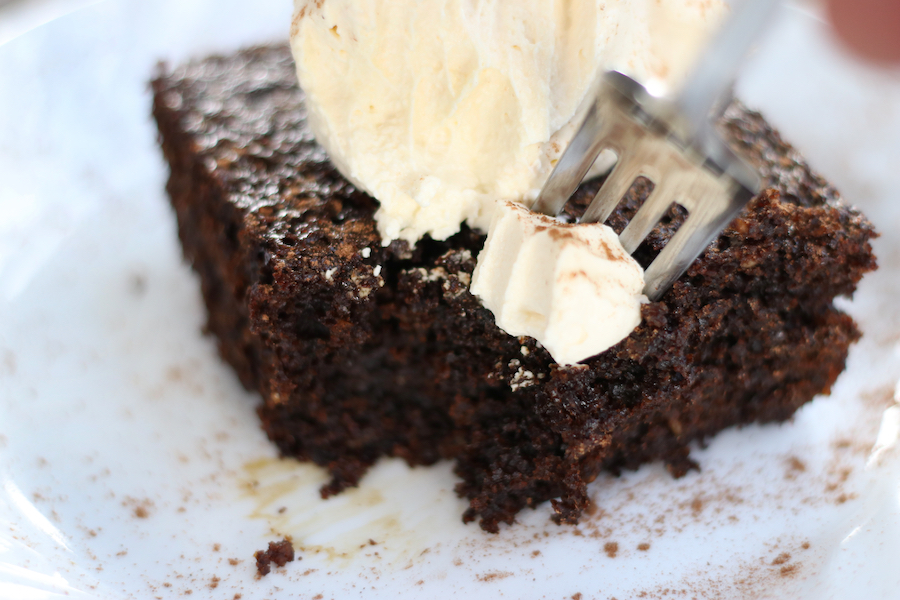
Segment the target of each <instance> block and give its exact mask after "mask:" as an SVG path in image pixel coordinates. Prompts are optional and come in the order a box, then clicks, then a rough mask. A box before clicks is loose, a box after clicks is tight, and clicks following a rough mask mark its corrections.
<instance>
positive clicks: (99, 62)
mask: <svg viewBox="0 0 900 600" xmlns="http://www.w3.org/2000/svg"><path fill="white" fill-rule="evenodd" d="M251 4H252V7H251ZM289 4H290V3H289V2H288V1H287V0H280V1H274V0H272V1H265V2H263V1H261V0H257V1H256V2H253V3H248V2H237V1H234V0H220V1H218V2H215V3H214V2H210V1H206V0H193V1H192V2H190V3H187V2H181V1H179V0H164V1H158V2H153V3H143V2H142V3H138V2H125V1H121V2H105V3H100V4H97V5H95V6H93V7H91V8H88V9H85V10H82V11H79V12H76V13H74V14H72V15H69V16H67V17H65V18H62V19H59V20H56V21H54V22H51V23H49V24H47V25H45V26H43V27H40V28H38V29H36V30H34V31H32V32H30V33H29V34H27V35H24V36H22V37H19V38H17V39H15V40H13V41H12V42H10V43H8V44H6V45H4V46H0V81H2V84H0V598H4V599H40V598H57V597H62V596H67V597H70V598H84V599H88V598H90V599H104V600H106V599H118V598H174V597H183V596H184V595H186V594H191V595H192V596H194V597H199V598H207V597H209V598H227V599H231V598H237V597H238V595H240V596H241V598H243V599H246V600H251V599H263V598H284V597H291V598H294V597H297V598H320V597H321V598H344V597H356V596H359V597H367V598H374V597H391V598H393V597H438V596H440V597H454V596H455V597H466V596H467V597H474V598H480V597H497V596H501V595H502V596H504V597H509V598H573V597H574V598H577V597H579V596H578V594H581V596H580V597H581V598H603V599H608V598H613V597H615V598H619V599H620V600H621V599H624V598H632V597H639V596H641V594H642V593H644V595H643V596H641V597H647V598H662V597H665V598H671V597H675V598H681V597H684V598H691V597H697V598H720V597H721V598H748V597H767V598H768V597H778V598H797V597H803V598H826V597H836V598H857V597H858V598H896V597H897V596H896V590H897V589H898V586H900V575H898V573H900V570H898V569H897V567H896V560H897V557H898V556H900V494H898V487H900V451H898V447H897V445H896V443H895V442H896V439H897V435H898V424H900V414H898V413H900V409H898V408H897V407H896V406H894V404H895V401H896V384H897V381H898V379H900V310H898V308H897V298H898V296H900V243H898V242H900V240H898V237H897V236H896V234H895V233H894V232H896V231H897V230H898V227H900V202H898V201H897V192H896V190H900V175H898V169H897V168H896V161H897V157H898V156H900V147H898V141H897V140H900V110H898V107H900V84H898V82H897V79H896V78H895V79H892V76H891V75H890V74H884V73H881V74H878V73H874V72H870V71H867V70H865V69H862V68H861V67H859V66H858V65H854V64H853V63H852V62H850V61H848V60H846V59H843V58H841V57H840V56H839V55H838V54H837V53H836V51H835V50H834V49H833V48H832V47H831V46H830V45H829V43H828V41H827V39H825V37H824V36H823V34H822V31H821V27H820V26H819V24H817V22H816V21H815V20H814V19H811V18H809V17H808V16H804V15H803V14H801V13H799V12H796V11H793V12H788V13H786V15H785V17H784V18H783V19H782V22H781V23H780V24H779V26H778V27H777V28H775V30H774V31H773V34H772V36H770V39H769V40H768V41H767V42H766V43H765V44H764V46H763V49H762V50H761V51H760V52H759V53H758V55H757V56H756V57H755V58H754V60H753V62H752V63H751V65H750V66H749V70H748V72H747V73H746V76H745V77H744V78H743V80H742V83H741V88H740V91H741V95H742V96H743V97H744V98H745V99H746V100H747V101H748V102H749V103H751V104H753V105H756V106H760V107H762V108H764V109H765V111H766V112H767V114H768V116H769V117H770V118H771V119H772V120H773V121H774V122H775V123H776V124H778V125H779V126H781V127H782V129H783V130H785V132H786V134H787V137H788V138H789V139H792V140H794V141H795V142H797V143H798V144H799V145H800V147H801V149H803V150H804V151H805V152H806V153H807V155H808V156H809V157H810V158H811V160H812V162H813V163H814V164H815V165H817V166H818V167H819V169H820V170H822V171H824V172H826V173H827V174H828V176H829V177H830V178H831V179H832V180H833V181H835V182H837V183H838V185H839V186H840V187H841V188H842V189H843V190H844V192H845V194H846V195H847V196H848V197H850V198H851V199H852V200H853V201H854V202H856V203H858V204H859V205H861V206H862V207H863V209H864V210H865V211H866V212H867V213H868V214H869V216H870V217H871V218H872V220H873V221H874V222H875V223H876V224H877V226H878V227H879V228H880V230H881V231H883V232H885V233H886V235H885V236H884V237H883V238H882V239H880V240H879V241H878V242H877V248H876V249H877V252H878V254H879V256H880V261H881V269H880V271H878V272H877V273H875V274H872V275H870V276H868V277H867V278H866V279H865V280H864V281H863V283H862V285H861V287H860V291H859V293H858V295H857V297H856V299H855V300H854V301H853V302H852V303H849V302H848V303H847V310H849V311H850V312H851V313H852V314H853V315H854V316H855V317H856V318H857V320H858V321H859V323H860V325H861V327H862V329H863V331H864V337H863V339H862V341H861V342H860V343H859V344H858V345H856V346H855V347H854V349H853V351H852V354H851V357H850V360H849V366H848V369H847V371H846V372H845V373H844V374H843V375H842V376H841V378H840V380H839V381H838V383H837V385H836V386H835V389H834V391H833V393H832V395H831V396H830V397H827V398H819V399H817V400H816V401H815V402H813V403H812V404H811V405H808V406H806V407H804V408H803V409H802V410H801V411H800V412H799V413H798V414H797V416H796V417H795V418H794V419H793V420H792V421H791V422H790V423H787V424H784V425H780V426H766V427H748V428H745V429H743V430H740V431H738V430H729V431H726V432H724V433H723V434H721V435H719V436H718V437H717V438H715V439H714V440H712V442H711V443H710V445H709V446H708V447H707V448H705V449H697V450H696V451H695V453H694V458H695V459H697V460H698V461H699V463H700V464H701V466H702V472H700V473H691V474H689V475H688V476H686V477H684V478H683V479H680V480H677V481H676V480H673V479H671V478H670V477H669V476H668V475H667V474H666V473H665V471H664V469H663V468H662V467H661V466H660V465H648V466H646V467H644V468H642V469H641V470H640V471H638V472H636V473H629V474H626V475H624V476H623V477H621V478H618V479H616V478H612V477H601V478H600V479H599V480H597V481H596V482H595V483H594V484H592V486H591V488H590V489H591V494H592V496H593V499H594V501H595V502H596V505H597V507H598V510H597V511H595V512H594V514H592V515H590V516H587V517H586V518H584V519H583V521H582V523H581V524H580V525H579V526H578V527H557V526H555V525H553V524H552V523H550V522H549V520H548V519H549V514H550V512H549V509H548V507H546V506H541V507H539V508H538V509H537V510H535V511H526V512H524V513H522V514H521V515H520V516H521V518H520V522H519V523H518V524H516V525H515V526H514V527H511V528H504V529H503V530H502V532H501V533H500V534H499V535H490V534H486V533H484V532H482V531H481V530H480V529H479V528H478V527H477V526H476V525H468V526H466V525H463V524H462V523H461V521H460V514H461V513H462V511H463V509H464V508H465V504H464V502H463V501H461V500H460V499H458V498H457V497H456V496H455V495H454V493H453V491H452V488H453V485H454V483H455V480H454V477H453V475H452V473H451V467H450V465H448V464H441V465H438V466H436V467H433V468H427V469H415V470H411V469H409V468H407V467H406V466H405V465H404V464H402V463H400V462H398V461H383V462H381V463H379V465H378V466H377V467H376V468H375V469H373V470H372V472H371V473H369V474H368V475H367V476H366V477H365V479H364V481H363V483H362V485H361V486H360V487H359V489H356V490H351V491H349V492H347V493H345V494H343V495H340V496H338V497H336V498H333V499H330V500H328V501H323V500H321V499H319V497H318V495H317V488H318V486H319V485H320V484H321V483H322V482H323V481H324V479H325V476H324V474H323V473H322V471H320V470H319V469H317V468H314V467H311V466H308V465H300V464H296V463H292V462H280V461H277V460H276V459H275V452H274V451H273V449H272V447H271V446H270V445H269V443H268V442H267V441H266V439H265V438H264V436H263V434H262V433H261V431H260V430H259V427H258V424H257V421H256V417H255V414H254V412H253V407H254V404H255V403H256V402H257V398H256V397H255V396H253V395H251V394H248V393H247V392H245V391H243V390H242V389H241V388H240V386H239V385H238V383H237V381H236V379H235V377H234V375H233V374H232V373H231V372H230V370H229V369H228V368H227V367H226V366H224V365H223V364H222V363H221V362H220V360H219V359H218V357H217V355H216V352H215V348H214V344H213V342H212V341H211V340H210V339H208V338H206V337H204V336H203V335H202V334H201V325H202V323H203V318H204V317H203V308H202V305H201V301H200V298H199V293H198V285H197V280H196V278H195V277H194V276H193V274H192V273H191V272H190V270H189V269H188V268H187V267H186V266H185V264H184V263H183V262H182V260H181V257H180V251H179V247H178V244H177V241H176V235H175V226H174V219H173V215H172V213H171V211H170V210H169V208H168V205H167V200H166V197H165V194H164V191H163V186H164V182H165V166H164V164H163V162H162V159H161V157H160V154H159V152H158V150H157V148H156V144H155V131H154V126H153V124H152V122H151V120H150V117H149V108H150V98H149V94H148V91H147V81H148V79H149V77H150V75H151V72H152V70H153V67H154V64H155V63H156V61H157V60H159V59H166V60H170V61H173V62H177V61H180V60H183V59H185V58H186V57H188V56H202V55H204V54H206V53H209V52H212V51H220V52H228V51H231V50H233V49H236V48H237V47H239V46H241V45H245V44H249V43H254V42H261V41H266V40H273V39H278V38H282V39H283V38H284V36H285V35H286V32H287V28H288V23H289V16H290V5H289ZM879 431H880V434H879ZM282 535H291V536H293V539H294V541H295V545H296V546H297V547H298V549H299V555H300V556H301V557H302V560H299V561H295V562H293V563H289V564H288V565H287V566H286V567H285V568H282V569H275V570H274V571H273V572H272V573H271V574H270V575H268V576H267V577H265V578H262V579H257V578H256V577H255V573H256V570H255V566H254V561H253V552H254V551H255V550H258V549H262V548H264V547H265V546H266V544H267V542H269V541H273V540H276V539H280V536H282ZM370 540H371V542H370Z"/></svg>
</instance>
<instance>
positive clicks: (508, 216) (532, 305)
mask: <svg viewBox="0 0 900 600" xmlns="http://www.w3.org/2000/svg"><path fill="white" fill-rule="evenodd" d="M643 287H644V271H643V269H641V266H640V265H639V264H638V263H637V262H636V261H635V260H634V259H633V258H632V257H631V256H630V255H629V254H628V253H627V252H625V249H624V248H622V245H621V244H620V243H619V238H618V236H617V235H616V233H615V232H614V231H613V230H612V229H610V228H609V227H608V226H606V225H601V224H591V225H572V224H567V223H562V222H560V221H558V220H557V219H553V218H551V217H547V216H545V215H540V214H537V213H533V212H531V211H529V210H527V209H525V208H524V207H522V206H521V205H519V204H517V203H514V202H503V203H501V204H500V205H499V206H498V210H497V212H496V213H495V215H494V219H493V221H492V222H491V226H490V229H489V231H488V238H487V242H486V243H485V246H484V249H483V250H482V251H481V254H480V255H479V256H478V266H477V267H476V268H475V273H474V275H473V278H472V287H471V290H472V293H473V294H475V295H476V296H478V298H479V299H480V300H481V301H482V303H483V304H484V306H485V307H486V308H488V309H489V310H490V311H491V312H492V313H494V317H495V319H496V321H497V325H498V326H499V327H500V328H501V329H503V330H504V331H506V332H507V333H509V334H510V335H514V336H520V335H528V336H531V337H533V338H535V339H537V340H538V341H539V342H540V343H541V344H542V345H543V346H544V348H546V349H547V351H548V352H550V355H551V356H552V357H553V359H554V360H555V361H556V362H557V363H559V364H560V365H571V364H575V363H577V362H580V361H583V360H585V359H587V358H590V357H591V356H594V355H596V354H599V353H600V352H603V351H604V350H606V349H608V348H610V347H612V346H614V345H615V344H617V343H618V342H620V341H621V340H623V339H625V338H626V337H627V336H628V335H629V334H630V333H631V332H632V331H633V330H634V328H635V327H637V326H638V325H639V324H640V322H641V305H642V304H643V303H645V302H646V301H647V299H646V297H645V296H644V295H643V292H642V290H643Z"/></svg>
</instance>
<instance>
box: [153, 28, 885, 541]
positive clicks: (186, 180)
mask: <svg viewBox="0 0 900 600" xmlns="http://www.w3.org/2000/svg"><path fill="white" fill-rule="evenodd" d="M153 91H154V105H153V113H154V116H155V117H156V120H157V122H158V125H159V131H160V139H161V143H162V148H163V153H164V154H165V158H166V160H167V161H168V163H169V165H170V168H171V177H170V179H169V182H168V186H167V189H168V192H169V194H170V196H171V199H172V205H173V206H174V208H175V212H176V214H177V217H178V230H179V236H180V238H181V242H182V244H183V247H184V254H185V256H186V257H187V258H188V260H189V261H190V262H191V264H192V265H193V266H194V268H195V269H196V271H197V272H198V273H199V274H200V279H201V283H202V290H203V297H204V299H205V301H206V304H207V307H208V309H209V324H208V327H209V330H210V331H211V332H212V333H214V334H215V335H216V336H217V338H218V340H219V348H220V351H221V354H222V356H223V357H224V358H225V360H227V361H228V362H229V363H230V364H231V365H232V366H233V367H234V368H235V370H236V371H237V373H238V375H239V376H240V378H241V381H242V382H243V383H244V385H245V386H247V387H248V388H250V389H253V390H258V391H259V393H260V394H261V396H262V404H261V405H260V407H259V416H260V418H261V420H262V424H263V427H264V428H265V430H266V432H267V433H268V435H269V437H270V438H271V439H272V441H273V442H275V443H276V444H277V445H278V447H279V448H280V450H281V452H282V453H283V454H285V455H289V456H295V457H297V458H300V459H302V460H310V461H313V462H315V463H316V464H319V465H322V466H323V467H325V468H327V469H328V470H329V472H330V473H331V475H332V480H331V482H330V483H329V484H328V485H327V486H325V488H323V490H322V494H323V496H328V495H330V494H334V493H337V492H340V491H341V490H342V489H343V488H345V487H347V486H352V485H355V484H356V483H357V482H358V481H359V479H360V477H361V476H362V475H363V474H364V473H365V471H366V469H367V468H368V467H369V466H371V465H372V464H373V463H374V462H375V461H376V460H378V458H379V457H381V456H397V457H402V458H403V459H405V460H406V461H407V462H409V463H410V464H411V465H417V464H431V463H434V462H435V461H438V460H440V459H450V460H454V461H455V464H456V473H457V474H458V476H459V477H460V479H461V482H460V483H459V485H458V487H457V491H458V492H459V493H460V494H461V495H464V496H465V497H467V498H468V499H469V501H470V508H469V509H468V511H467V512H466V514H465V515H464V519H465V520H466V521H471V520H475V519H479V520H480V522H481V526H482V527H483V528H484V529H486V530H488V531H497V530H498V526H499V524H500V523H501V522H505V523H512V522H513V521H514V518H515V515H516V513H517V512H518V511H520V510H521V509H522V508H524V507H526V506H532V507H533V506H535V505H537V504H539V503H541V502H544V501H546V500H550V501H551V502H552V503H553V508H554V510H555V512H556V518H557V519H558V520H560V521H562V522H575V521H576V520H577V519H578V517H579V515H580V513H581V512H582V510H583V509H584V508H585V506H586V505H587V502H588V496H587V493H586V485H587V483H588V482H590V481H591V480H592V479H594V478H595V477H596V476H597V474H598V473H600V472H601V471H603V470H610V471H613V472H616V471H619V470H621V469H626V468H627V469H633V468H636V467H637V466H638V465H640V464H642V463H645V462H647V461H654V460H662V461H665V463H666V464H667V465H668V467H669V469H670V471H671V472H672V473H673V474H674V475H676V476H678V475H681V474H683V473H685V472H686V470H687V469H689V468H691V466H692V464H693V463H692V462H691V460H690V458H689V456H688V445H689V443H690V442H692V441H694V440H702V439H703V438H706V437H707V436H710V435H713V434H715V433H716V432H718V431H720V430H722V429H724V428H726V427H730V426H732V425H740V424H744V423H753V422H772V421H782V420H784V419H787V418H788V417H790V416H791V415H792V414H793V413H794V411H796V410H797V408H798V407H800V406H801V405H802V404H804V403H805V402H808V401H809V400H811V399H812V398H813V396H815V395H816V394H820V393H827V392H828V391H829V389H830V387H831V385H832V384H833V383H834V381H835V378H836V377H837V376H838V374H839V373H840V372H841V370H842V369H843V368H844V361H845V359H846V356H847V350H848V347H849V345H850V344H851V343H852V342H853V341H854V340H856V339H857V338H858V336H859V332H858V331H857V329H856V327H855V325H854V323H853V321H852V320H851V319H850V318H849V317H848V316H847V315H845V314H843V313H842V312H840V311H839V310H837V309H836V308H835V307H834V306H833V304H832V300H833V298H834V297H835V296H838V295H850V294H852V293H853V291H854V289H855V286H856V284H857V282H858V281H859V279H860V277H861V276H862V275H863V274H864V273H865V272H866V271H869V270H871V269H873V268H875V260H874V258H873V256H872V251H871V247H870V245H869V240H870V239H871V238H872V237H873V235H874V232H873V230H872V227H871V225H870V224H869V223H868V222H867V221H866V220H865V218H864V217H863V216H861V215H860V214H859V213H858V212H856V211H854V210H852V209H850V208H847V207H846V206H844V205H842V204H841V202H840V200H839V197H838V194H837V193H836V192H835V190H834V189H833V188H832V187H831V186H830V185H829V184H828V183H826V182H825V181H824V180H822V179H821V178H820V177H818V176H817V175H815V174H814V173H812V172H811V171H810V169H809V167H808V166H807V165H806V164H805V163H804V162H803V161H802V160H801V159H800V157H799V156H798V155H797V153H796V151H795V150H793V149H792V148H791V147H790V146H788V145H787V144H785V143H784V142H783V141H781V139H780V138H779V136H778V134H777V133H775V132H774V131H772V129H771V128H770V127H769V126H768V125H766V123H765V121H763V119H762V118H761V117H760V116H759V115H758V114H756V113H753V112H749V111H747V110H746V109H744V108H742V107H741V106H740V105H738V104H736V105H734V106H732V107H731V108H730V109H729V110H728V112H727V114H726V116H725V119H724V121H723V123H722V126H723V127H724V128H725V129H726V130H727V131H728V132H729V134H730V135H731V136H732V137H733V138H734V139H735V141H736V143H737V144H738V145H740V146H742V147H743V148H744V149H745V150H746V151H747V153H748V154H749V155H750V157H751V159H752V160H753V161H755V162H756V163H757V164H758V165H759V167H760V169H761V170H762V172H763V173H764V175H765V177H766V179H767V183H768V186H769V187H768V189H766V191H765V192H763V193H762V194H761V195H760V196H759V197H758V198H756V199H755V200H754V201H753V202H752V203H751V204H750V206H749V207H748V208H747V210H746V211H745V212H744V213H743V215H742V216H741V217H740V218H739V219H738V220H737V221H736V222H735V223H733V224H732V226H730V227H729V228H728V229H726V230H725V232H724V233H723V234H722V235H721V236H720V237H719V238H718V240H717V241H715V242H714V243H713V244H712V246H711V247H710V248H709V249H708V250H707V251H706V252H705V254H704V255H703V256H702V257H701V259H699V260H698V261H697V262H696V263H695V264H694V265H693V266H692V267H691V268H690V270H689V271H688V272H687V274H686V275H685V276H683V277H682V278H681V279H680V280H679V281H678V282H677V283H676V284H675V286H674V287H673V288H672V289H671V290H669V292H668V293H667V294H666V295H665V296H664V297H663V299H662V301H660V302H656V303H653V304H649V305H647V306H645V307H644V310H643V322H642V324H641V325H640V326H639V327H638V329H637V330H636V331H635V332H634V333H633V334H632V335H631V336H630V337H628V338H627V339H625V340H624V341H622V342H621V343H619V344H618V345H616V346H615V347H613V348H612V349H610V350H608V351H607V352H604V353H602V354H600V355H598V356H596V357H594V358H592V359H590V360H588V361H586V363H585V364H584V365H579V366H575V367H569V368H560V367H558V366H557V365H555V364H553V363H552V360H551V358H550V356H549V355H548V353H547V352H546V351H545V350H544V349H543V348H541V347H540V345H539V344H537V343H536V342H535V341H534V340H533V339H530V338H518V339H517V338H513V337H511V336H509V335H507V334H505V333H504V332H503V331H501V330H499V329H498V328H497V327H496V326H495V324H494V320H493V317H492V315H491V313H490V312H488V311H487V310H485V309H484V308H483V307H482V306H481V305H480V303H479V302H478V300H477V299H476V298H474V297H473V296H472V295H471V294H470V293H469V291H468V284H469V280H470V276H471V273H472V270H473V268H474V264H475V257H476V256H477V254H478V251H479V249H480V248H481V246H482V244H483V242H484V238H483V236H482V234H481V233H479V232H476V231H472V230H470V229H467V228H465V227H463V229H462V231H461V232H460V233H458V234H457V235H455V236H453V237H452V238H450V239H448V240H446V241H434V240H431V239H424V240H422V241H421V242H420V243H419V244H417V245H416V246H415V247H409V245H407V244H406V243H405V242H394V243H392V244H391V245H389V246H387V247H383V246H382V243H381V239H380V238H379V236H378V233H377V230H376V227H375V222H374V220H373V212H374V211H375V209H376V208H377V204H376V202H375V201H374V200H373V199H372V198H370V197H368V196H367V195H366V194H364V193H362V192H360V191H359V190H357V189H356V188H354V187H353V186H352V185H351V184H350V183H348V182H347V181H346V180H345V179H343V178H342V177H341V175H340V174H339V173H338V172H337V171H335V170H334V168H333V167H332V166H331V165H330V164H329V162H328V157H327V156H326V155H325V154H324V152H323V151H322V149H321V148H319V147H318V146H317V145H316V144H315V142H314V140H313V138H312V135H311V134H310V132H309V129H308V128H307V125H306V121H305V112H304V107H303V94H302V92H301V91H300V90H299V89H298V87H297V85H296V79H295V74H294V67H293V62H292V60H291V56H290V53H289V51H288V49H287V47H286V46H274V47H261V48H254V49H250V50H245V51H242V52H239V53H237V54H235V55H233V56H228V57H213V58H209V59H207V60H203V61H199V62H194V63H191V64H188V65H186V66H183V67H180V68H177V69H175V70H174V71H171V72H166V71H165V70H163V71H162V72H161V73H160V74H159V76H158V78H157V79H156V80H155V81H154V82H153ZM649 186H650V184H649V183H648V184H644V185H641V184H638V185H636V186H635V187H634V188H632V190H631V191H630V192H629V194H628V197H627V198H626V200H625V201H624V202H623V203H622V205H621V206H620V208H619V209H618V212H617V213H616V214H615V215H614V216H613V218H612V220H611V223H612V225H613V226H614V227H615V228H618V230H621V228H622V227H623V226H624V224H625V223H626V222H627V218H628V217H629V215H631V214H633V213H634V211H635V210H636V209H637V207H638V206H639V205H640V202H641V201H642V199H643V198H645V197H646V195H647V193H648V191H649ZM596 187H597V184H596V183H594V184H586V185H585V186H584V187H583V189H582V190H581V191H580V192H579V194H580V195H579V198H580V200H579V201H578V202H573V203H570V207H574V208H569V210H575V211H577V210H578V206H581V207H583V206H584V204H585V203H586V201H587V199H588V198H590V197H592V196H593V192H594V191H595V190H596ZM682 220H683V215H680V214H679V213H678V212H677V211H673V212H672V213H670V214H669V215H668V216H667V217H666V219H665V220H664V222H663V223H662V224H661V225H660V226H659V227H658V228H657V229H656V230H655V231H654V232H653V233H652V234H651V235H650V237H649V238H648V240H647V241H646V242H645V244H644V245H643V246H642V247H641V248H640V249H639V250H638V252H637V255H636V256H637V258H638V260H639V261H641V262H643V263H644V264H646V263H647V262H649V260H650V259H651V258H652V257H653V255H654V254H655V253H656V252H658V251H659V249H660V248H661V247H662V245H663V244H664V243H665V241H666V240H667V239H668V238H669V237H670V236H671V235H672V233H673V232H674V231H675V229H676V228H677V227H678V225H679V223H680V222H681V221H682Z"/></svg>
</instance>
